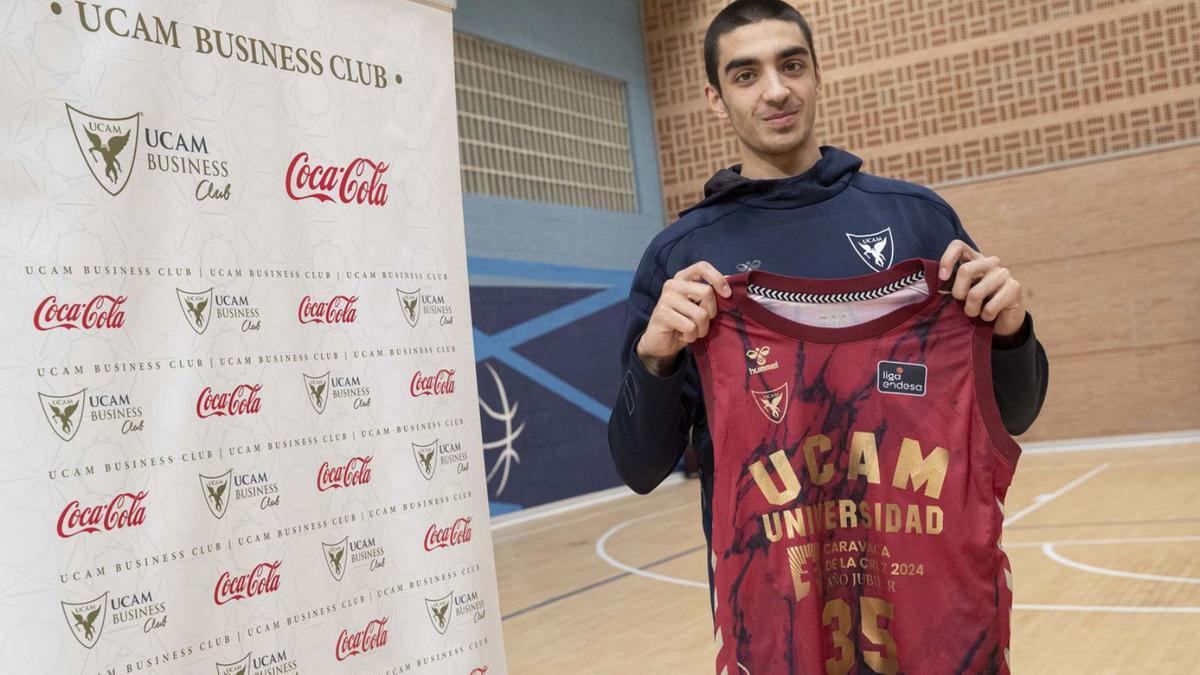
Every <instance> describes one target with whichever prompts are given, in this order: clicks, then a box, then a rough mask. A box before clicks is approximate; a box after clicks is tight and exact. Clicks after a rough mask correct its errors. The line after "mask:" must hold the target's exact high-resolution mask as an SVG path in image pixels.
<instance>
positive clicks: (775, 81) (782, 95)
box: [762, 72, 790, 103]
mask: <svg viewBox="0 0 1200 675" xmlns="http://www.w3.org/2000/svg"><path fill="white" fill-rule="evenodd" d="M788 93H790V92H789V90H788V88H787V87H785V86H784V84H783V79H782V78H780V77H779V73H775V72H770V73H767V76H766V80H765V82H764V87H763V93H762V97H763V101H766V102H767V103H781V102H783V101H784V100H785V99H787V97H788Z"/></svg>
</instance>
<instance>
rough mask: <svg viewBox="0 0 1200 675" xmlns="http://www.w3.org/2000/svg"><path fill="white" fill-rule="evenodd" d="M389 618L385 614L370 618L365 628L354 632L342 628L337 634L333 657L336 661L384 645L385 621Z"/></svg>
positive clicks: (385, 638) (385, 642) (385, 635)
mask: <svg viewBox="0 0 1200 675" xmlns="http://www.w3.org/2000/svg"><path fill="white" fill-rule="evenodd" d="M389 618H390V617H386V616H385V617H383V618H382V619H372V620H371V622H370V623H368V624H367V626H366V628H363V629H362V630H360V631H357V632H354V633H351V632H350V631H348V630H345V629H343V630H342V632H341V634H340V635H338V639H337V647H336V648H335V649H334V657H335V658H337V660H338V661H345V660H346V659H348V658H350V657H351V656H357V655H358V654H365V653H367V652H369V651H371V650H373V649H379V648H380V647H382V646H384V645H386V644H387V639H388V632H387V622H388V619H389Z"/></svg>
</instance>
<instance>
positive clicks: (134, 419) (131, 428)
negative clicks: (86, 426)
mask: <svg viewBox="0 0 1200 675" xmlns="http://www.w3.org/2000/svg"><path fill="white" fill-rule="evenodd" d="M38 400H39V401H40V402H41V404H42V414H43V415H45V417H46V422H47V423H48V424H49V425H50V428H51V429H52V430H53V431H54V433H55V434H57V435H58V437H59V438H61V439H63V440H64V441H67V442H70V441H71V440H72V439H74V438H75V434H76V433H78V432H79V428H80V427H81V426H83V423H84V421H91V422H93V423H116V424H115V426H117V427H118V428H119V429H120V432H121V433H122V434H130V433H133V432H136V431H142V429H143V428H144V427H145V424H146V421H145V419H143V416H142V407H141V406H139V405H135V404H134V403H133V401H132V400H131V399H130V396H129V394H125V393H120V394H117V393H109V392H93V393H91V394H88V393H87V389H80V390H79V391H77V392H75V393H74V394H68V395H66V396H55V395H52V394H44V393H42V392H38Z"/></svg>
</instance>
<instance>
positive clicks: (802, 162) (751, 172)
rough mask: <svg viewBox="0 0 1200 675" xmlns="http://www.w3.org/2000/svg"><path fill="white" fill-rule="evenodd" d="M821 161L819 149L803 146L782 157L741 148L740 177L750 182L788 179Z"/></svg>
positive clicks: (815, 146)
mask: <svg viewBox="0 0 1200 675" xmlns="http://www.w3.org/2000/svg"><path fill="white" fill-rule="evenodd" d="M820 159H821V149H820V148H819V147H817V145H816V144H815V143H814V144H812V145H809V144H805V145H804V146H802V147H800V148H798V149H797V151H796V152H790V153H786V154H782V155H760V154H757V153H754V152H747V151H746V148H745V146H743V147H742V177H743V178H749V179H751V180H760V179H772V178H790V177H792V176H797V175H800V174H802V173H804V172H805V171H808V170H809V169H811V168H812V167H813V165H814V164H816V163H817V162H818V161H820Z"/></svg>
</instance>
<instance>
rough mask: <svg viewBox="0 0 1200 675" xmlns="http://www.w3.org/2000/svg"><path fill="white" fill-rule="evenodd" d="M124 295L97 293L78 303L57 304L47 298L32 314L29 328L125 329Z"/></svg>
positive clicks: (54, 296)
mask: <svg viewBox="0 0 1200 675" xmlns="http://www.w3.org/2000/svg"><path fill="white" fill-rule="evenodd" d="M126 300H128V298H127V297H126V296H124V295H108V294H105V293H101V294H98V295H93V296H92V297H90V298H88V299H86V300H80V301H78V302H71V301H64V300H59V298H58V296H57V295H48V296H46V297H45V298H42V301H41V302H39V303H38V306H37V309H35V310H34V311H33V327H34V328H36V329H37V330H39V331H42V332H46V331H51V330H54V329H56V328H62V329H65V330H68V331H70V330H84V331H92V330H116V329H119V328H124V327H125V309H124V306H125V301H126Z"/></svg>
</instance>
